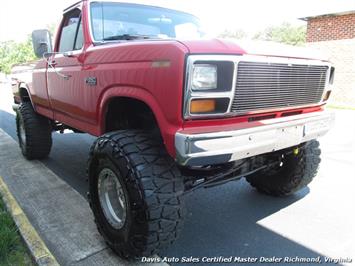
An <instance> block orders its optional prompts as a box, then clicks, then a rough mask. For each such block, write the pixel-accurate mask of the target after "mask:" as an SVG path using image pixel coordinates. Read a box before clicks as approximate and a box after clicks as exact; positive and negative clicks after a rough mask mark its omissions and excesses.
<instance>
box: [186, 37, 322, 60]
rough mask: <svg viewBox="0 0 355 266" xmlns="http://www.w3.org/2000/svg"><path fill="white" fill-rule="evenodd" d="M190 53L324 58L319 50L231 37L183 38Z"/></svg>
mask: <svg viewBox="0 0 355 266" xmlns="http://www.w3.org/2000/svg"><path fill="white" fill-rule="evenodd" d="M180 42H181V43H182V44H184V45H185V46H186V47H187V49H189V52H190V53H191V54H205V53H206V54H239V55H243V54H249V55H261V56H276V57H289V58H302V59H314V60H324V61H326V60H327V58H326V57H325V56H324V55H322V54H321V53H320V52H319V51H317V50H313V49H310V48H306V47H299V46H292V45H285V44H281V43H276V42H269V41H237V40H232V39H210V40H183V41H180Z"/></svg>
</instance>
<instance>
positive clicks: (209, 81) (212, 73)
mask: <svg viewBox="0 0 355 266" xmlns="http://www.w3.org/2000/svg"><path fill="white" fill-rule="evenodd" d="M213 89H217V66H216V65H207V64H204V65H202V64H201V65H199V64H196V65H194V67H193V73H192V90H213Z"/></svg>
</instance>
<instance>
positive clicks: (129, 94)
mask: <svg viewBox="0 0 355 266" xmlns="http://www.w3.org/2000/svg"><path fill="white" fill-rule="evenodd" d="M117 97H126V98H131V99H135V100H139V101H141V102H143V103H145V104H146V105H147V106H148V107H149V108H150V109H151V110H152V112H153V115H154V116H155V119H156V121H157V123H158V127H159V130H160V133H161V135H162V137H163V140H164V144H165V145H166V148H167V150H168V152H169V153H170V154H171V155H172V156H175V149H173V145H174V143H173V142H172V139H174V138H173V137H172V136H175V132H176V131H177V126H176V125H174V124H172V123H170V122H169V121H168V120H167V119H166V117H165V115H164V112H163V111H162V109H161V107H160V106H159V103H158V102H157V100H156V99H155V98H154V96H153V95H152V94H151V93H150V92H149V91H147V90H146V89H144V88H140V87H133V86H127V85H117V86H111V87H109V88H107V89H106V90H105V91H104V92H102V94H101V96H100V97H99V101H98V106H97V114H98V117H97V119H98V121H99V123H100V124H99V131H100V135H102V134H104V133H105V121H106V119H105V116H106V114H107V109H108V104H109V102H110V100H112V99H113V98H117Z"/></svg>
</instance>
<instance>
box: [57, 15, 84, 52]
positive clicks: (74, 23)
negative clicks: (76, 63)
mask: <svg viewBox="0 0 355 266" xmlns="http://www.w3.org/2000/svg"><path fill="white" fill-rule="evenodd" d="M63 20H64V21H63V26H62V30H61V34H60V41H59V52H60V53H64V52H69V51H73V50H80V49H81V48H82V46H83V29H82V22H81V12H80V10H79V9H74V10H72V11H70V12H69V13H67V14H65V15H64V19H63Z"/></svg>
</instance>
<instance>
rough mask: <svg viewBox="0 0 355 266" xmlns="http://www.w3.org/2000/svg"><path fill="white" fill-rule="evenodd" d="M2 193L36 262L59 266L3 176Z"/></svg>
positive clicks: (0, 188) (0, 187) (1, 182)
mask: <svg viewBox="0 0 355 266" xmlns="http://www.w3.org/2000/svg"><path fill="white" fill-rule="evenodd" d="M0 194H1V195H2V199H3V201H4V202H5V204H6V207H7V209H8V211H9V212H10V214H11V216H12V218H13V219H14V221H15V224H16V225H17V227H18V229H19V231H20V233H21V236H22V238H23V239H24V241H25V243H26V245H27V247H28V248H29V250H30V252H31V254H32V256H33V258H34V260H35V261H36V263H37V264H38V265H48V266H49V265H50V266H57V265H58V266H59V263H58V262H57V260H56V259H55V257H54V256H53V255H52V253H51V252H50V251H49V249H48V248H47V246H46V244H45V243H44V241H43V240H42V238H41V237H40V236H39V234H38V233H37V231H36V230H35V229H34V228H33V226H32V224H31V223H30V221H29V220H28V218H27V216H26V214H25V213H24V212H23V210H22V209H21V207H20V205H19V204H18V203H17V201H16V199H15V198H14V196H13V195H12V194H11V192H10V190H9V188H8V187H7V185H6V184H5V182H4V180H3V178H2V177H1V176H0Z"/></svg>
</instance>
